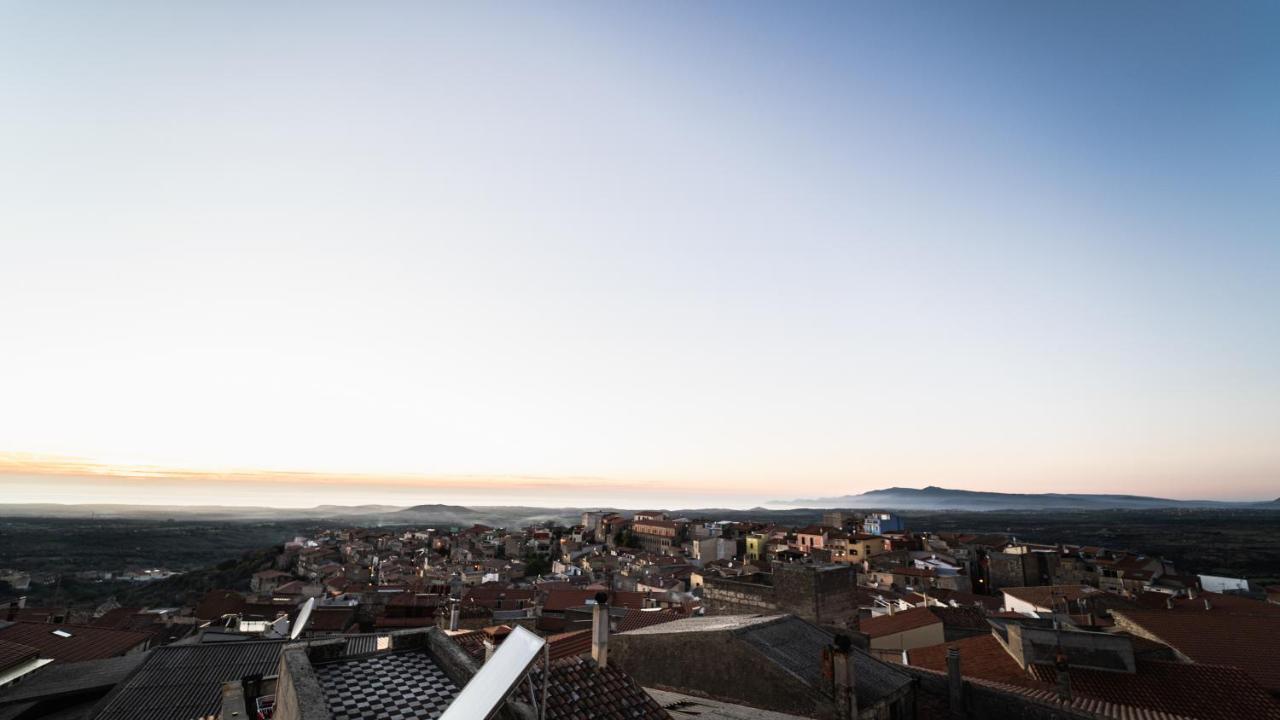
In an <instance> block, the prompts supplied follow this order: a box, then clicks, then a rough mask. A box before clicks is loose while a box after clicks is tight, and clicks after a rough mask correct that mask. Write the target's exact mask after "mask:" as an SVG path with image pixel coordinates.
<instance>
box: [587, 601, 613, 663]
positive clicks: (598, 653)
mask: <svg viewBox="0 0 1280 720" xmlns="http://www.w3.org/2000/svg"><path fill="white" fill-rule="evenodd" d="M591 659H592V660H595V661H596V665H599V666H600V667H602V668H603V667H607V666H608V664H609V593H606V592H598V593H596V604H595V607H593V608H591Z"/></svg>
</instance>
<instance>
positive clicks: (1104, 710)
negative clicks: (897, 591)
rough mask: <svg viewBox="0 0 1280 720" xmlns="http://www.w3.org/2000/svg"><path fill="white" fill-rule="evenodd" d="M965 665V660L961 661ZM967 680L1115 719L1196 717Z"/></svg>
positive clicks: (1039, 702)
mask: <svg viewBox="0 0 1280 720" xmlns="http://www.w3.org/2000/svg"><path fill="white" fill-rule="evenodd" d="M961 664H962V666H963V662H962V663H961ZM919 670H920V672H927V673H934V674H937V675H942V676H944V677H945V676H946V672H945V671H938V670H934V669H932V668H919ZM965 679H966V681H967V682H970V683H973V684H975V685H981V686H983V687H985V688H989V689H992V690H996V691H998V692H1004V693H1009V694H1011V695H1017V696H1019V697H1022V698H1024V699H1025V700H1026V702H1028V703H1031V704H1035V705H1048V706H1050V707H1059V708H1071V709H1073V710H1080V711H1083V712H1085V713H1089V714H1091V715H1092V716H1094V717H1102V718H1112V719H1113V720H1195V719H1194V718H1188V717H1186V716H1184V715H1172V714H1170V713H1166V712H1160V711H1158V710H1149V709H1147V708H1140V707H1134V706H1132V705H1123V704H1117V703H1110V702H1107V701H1105V700H1097V699H1094V698H1086V697H1080V696H1076V697H1074V698H1072V699H1071V700H1063V699H1062V698H1061V697H1059V695H1058V690H1057V689H1056V688H1054V689H1046V688H1033V687H1025V686H1021V685H1011V684H1009V683H1002V682H994V681H992V680H984V679H982V678H976V677H966V678H965ZM921 699H924V700H925V701H926V702H927V701H928V700H929V699H930V696H928V695H925V696H924V697H923V698H921Z"/></svg>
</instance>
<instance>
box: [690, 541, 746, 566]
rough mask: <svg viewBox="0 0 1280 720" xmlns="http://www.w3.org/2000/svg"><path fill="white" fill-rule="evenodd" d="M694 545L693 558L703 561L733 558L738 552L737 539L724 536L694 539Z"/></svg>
mask: <svg viewBox="0 0 1280 720" xmlns="http://www.w3.org/2000/svg"><path fill="white" fill-rule="evenodd" d="M692 545H693V559H694V560H697V561H699V562H701V563H709V562H715V561H717V560H732V559H733V557H734V556H735V555H737V553H738V543H737V541H735V540H729V539H727V538H723V537H709V538H704V539H702V540H694V541H693V543H692Z"/></svg>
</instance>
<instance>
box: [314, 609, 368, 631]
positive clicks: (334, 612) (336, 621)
mask: <svg viewBox="0 0 1280 720" xmlns="http://www.w3.org/2000/svg"><path fill="white" fill-rule="evenodd" d="M355 620H356V609H355V608H354V607H336V608H316V609H315V611H314V612H312V613H311V618H310V619H309V620H307V627H306V629H307V630H309V631H311V632H342V631H343V630H346V629H347V628H349V627H351V625H352V624H353V623H354V622H355Z"/></svg>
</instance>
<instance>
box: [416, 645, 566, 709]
mask: <svg viewBox="0 0 1280 720" xmlns="http://www.w3.org/2000/svg"><path fill="white" fill-rule="evenodd" d="M546 644H547V641H546V639H545V638H540V637H538V636H537V635H534V634H533V633H531V632H529V631H528V630H526V629H525V628H523V627H521V626H519V625H517V626H516V629H515V630H513V631H511V634H510V635H508V636H507V638H506V639H505V640H503V641H502V644H501V645H499V646H498V649H497V650H496V651H495V652H494V653H493V657H491V658H489V659H488V660H487V661H486V662H485V664H484V665H481V666H480V671H479V672H477V673H476V674H475V676H474V677H472V678H471V682H469V683H467V684H466V686H465V687H463V688H462V692H460V693H458V697H456V698H454V699H453V702H452V703H450V704H449V707H448V708H446V709H445V711H444V714H443V715H441V716H440V720H488V719H489V718H491V717H493V714H494V713H495V712H497V711H498V708H499V707H501V706H502V703H503V702H504V701H505V700H506V699H507V696H508V695H510V694H511V691H512V690H514V689H515V687H516V683H518V682H520V679H521V678H523V677H524V675H525V673H527V672H528V671H529V666H530V665H533V661H534V660H537V659H538V653H539V652H541V651H542V648H543V647H544V646H545V645H546Z"/></svg>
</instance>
